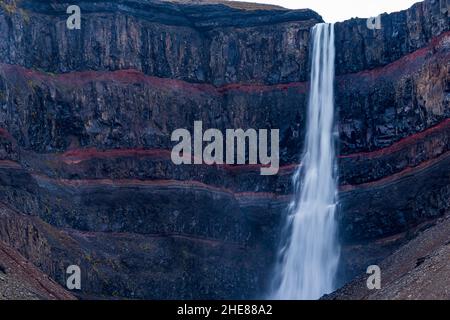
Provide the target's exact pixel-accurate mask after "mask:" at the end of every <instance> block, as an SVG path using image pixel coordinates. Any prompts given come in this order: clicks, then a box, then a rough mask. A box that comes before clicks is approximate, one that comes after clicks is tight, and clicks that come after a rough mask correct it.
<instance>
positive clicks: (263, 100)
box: [0, 0, 450, 299]
mask: <svg viewBox="0 0 450 320" xmlns="http://www.w3.org/2000/svg"><path fill="white" fill-rule="evenodd" d="M71 4H78V5H79V6H80V7H81V10H82V25H81V30H68V29H67V28H66V19H67V17H68V15H67V14H66V8H67V7H68V6H69V5H71ZM319 22H322V18H321V17H320V16H319V15H317V14H316V13H314V12H313V11H310V10H285V9H282V8H273V7H269V6H267V7H266V6H262V7H261V6H259V5H258V6H257V5H252V4H246V5H243V6H239V5H238V7H235V6H234V5H226V4H221V3H208V2H202V3H201V4H200V3H196V2H192V3H190V2H187V3H186V2H176V1H175V2H166V1H144V0H121V1H100V0H99V1H71V2H70V3H65V2H64V1H39V0H34V1H31V0H22V1H18V0H16V1H13V0H6V1H0V37H1V39H2V41H0V240H2V241H4V242H6V243H8V244H9V245H10V246H11V247H14V248H15V249H17V250H18V251H19V252H20V253H21V254H22V255H23V256H25V257H26V258H27V259H29V260H30V261H32V262H33V263H34V264H35V265H36V266H38V267H39V268H40V269H41V270H42V271H44V272H45V273H47V274H49V275H50V276H51V277H53V278H54V279H55V280H57V281H58V282H59V283H61V284H64V283H65V277H66V274H65V268H67V266H69V265H72V264H77V265H79V266H80V267H81V269H82V276H83V281H82V283H83V289H82V291H81V292H79V293H78V295H79V296H80V297H84V298H89V297H90V298H112V297H118V298H160V299H166V298H194V299H196V298H229V299H230V298H254V297H261V296H262V295H263V294H264V289H265V288H266V286H267V280H268V278H269V274H270V271H271V270H270V269H271V265H272V263H273V262H274V259H275V255H274V253H275V252H274V250H275V247H276V243H277V240H278V236H279V228H280V222H281V221H282V217H283V214H284V213H285V208H286V206H287V204H288V203H289V200H290V197H291V181H290V179H291V176H292V174H293V172H294V170H295V168H296V166H297V165H298V161H299V159H300V152H301V150H302V145H303V140H304V134H305V119H306V114H305V113H306V103H307V95H308V90H309V84H308V78H309V65H308V64H309V50H310V30H311V28H312V26H314V25H315V24H316V23H319ZM335 28H336V37H337V38H336V47H337V48H336V50H337V58H336V68H337V77H336V105H337V108H338V121H337V123H338V131H339V136H340V139H339V149H340V155H339V164H338V165H339V170H340V190H341V194H340V204H341V205H340V210H339V222H340V226H341V227H340V233H341V239H342V241H343V243H344V245H345V249H344V252H343V259H342V268H341V269H342V270H343V271H342V281H344V280H346V279H348V278H349V277H351V276H353V275H355V274H357V273H358V272H360V271H362V270H363V269H364V268H365V267H366V266H367V264H368V263H371V262H374V261H377V260H378V259H381V258H382V257H384V256H385V255H386V254H387V253H389V252H391V250H392V249H393V248H395V247H396V245H397V244H398V243H399V242H401V241H402V239H404V238H405V237H408V236H409V235H410V234H411V233H413V232H414V230H415V229H416V228H417V227H418V226H419V227H420V225H421V224H422V223H426V222H427V221H430V220H432V219H435V218H436V217H439V216H441V215H443V214H444V212H446V211H447V210H448V209H449V208H450V200H449V199H450V183H449V182H450V172H449V170H448V168H449V164H450V153H449V149H450V141H449V139H450V106H449V102H450V81H449V80H450V65H449V61H450V31H449V30H450V28H449V19H448V15H447V14H445V13H442V12H440V11H439V6H438V4H434V3H433V2H432V1H425V2H423V3H418V4H416V5H414V6H413V7H412V8H411V9H409V10H406V11H402V12H399V13H394V14H390V15H383V16H382V28H381V29H380V30H370V29H368V28H367V26H366V20H364V19H352V20H349V21H345V22H342V23H338V24H336V27H335ZM200 120H201V121H203V125H204V128H205V129H208V128H218V129H221V130H225V129H228V128H243V129H247V128H256V129H271V128H276V129H280V138H281V141H280V156H281V162H282V167H281V168H280V172H279V174H278V175H277V176H261V175H260V174H259V173H260V167H259V166H250V165H248V166H247V165H246V166H229V165H216V166H206V165H195V166H187V165H182V166H176V165H174V164H173V163H172V161H171V159H170V152H171V148H172V146H173V142H171V140H170V138H171V133H172V132H173V130H175V129H178V128H187V129H189V130H192V127H193V124H194V121H200Z"/></svg>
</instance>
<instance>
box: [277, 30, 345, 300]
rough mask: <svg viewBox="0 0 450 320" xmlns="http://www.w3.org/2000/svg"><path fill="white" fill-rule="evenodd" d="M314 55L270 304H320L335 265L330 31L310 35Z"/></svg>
mask: <svg viewBox="0 0 450 320" xmlns="http://www.w3.org/2000/svg"><path fill="white" fill-rule="evenodd" d="M312 40H313V51H312V66H311V89H310V96H309V103H308V118H307V121H308V122H307V133H306V140H305V146H304V153H303V158H302V162H301V165H300V166H299V168H298V169H297V171H296V172H295V174H294V176H293V185H294V199H293V200H292V202H291V203H290V205H289V208H288V214H287V218H286V219H287V221H286V228H285V230H284V232H283V234H282V239H284V243H283V244H282V245H281V249H280V258H279V264H278V266H277V268H276V276H275V281H274V288H273V291H272V298H273V299H286V300H310V299H319V298H320V297H321V296H323V295H324V294H327V293H330V292H332V291H333V290H334V289H335V287H334V282H335V276H336V271H337V267H338V263H339V245H338V244H337V239H336V232H337V225H336V224H337V223H336V219H335V211H336V203H337V183H336V172H335V143H334V142H335V139H334V138H335V135H334V130H333V128H334V59H335V47H334V25H333V24H325V23H322V24H318V25H316V26H315V27H314V28H313V30H312Z"/></svg>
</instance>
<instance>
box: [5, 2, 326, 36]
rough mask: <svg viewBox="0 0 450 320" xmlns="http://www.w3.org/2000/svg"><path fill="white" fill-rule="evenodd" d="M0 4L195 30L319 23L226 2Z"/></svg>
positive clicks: (298, 14)
mask: <svg viewBox="0 0 450 320" xmlns="http://www.w3.org/2000/svg"><path fill="white" fill-rule="evenodd" d="M2 4H7V5H9V6H13V7H17V8H21V9H25V10H28V11H32V12H36V13H43V14H48V15H66V9H67V7H68V6H70V5H78V6H80V8H81V10H82V12H84V13H87V14H92V13H125V14H130V15H133V16H136V17H140V18H144V19H146V20H148V21H151V22H159V23H163V24H168V25H188V26H192V27H195V28H199V29H214V28H217V27H237V28H239V27H256V26H264V25H274V24H280V23H289V22H306V23H305V26H306V27H310V26H312V25H314V24H316V23H320V22H323V19H322V17H321V16H320V15H319V14H318V13H317V12H315V11H313V10H310V9H297V10H292V9H286V8H283V7H280V6H275V5H267V4H259V3H252V2H240V1H236V2H235V1H228V0H116V1H112V0H70V1H69V0H62V1H61V0H59V1H56V0H53V1H45V0H0V5H2ZM0 10H1V7H0Z"/></svg>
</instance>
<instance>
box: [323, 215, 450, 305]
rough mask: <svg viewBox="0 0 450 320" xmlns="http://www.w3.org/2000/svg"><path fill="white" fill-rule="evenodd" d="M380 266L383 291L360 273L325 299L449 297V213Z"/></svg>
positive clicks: (425, 298) (437, 298)
mask: <svg viewBox="0 0 450 320" xmlns="http://www.w3.org/2000/svg"><path fill="white" fill-rule="evenodd" d="M379 266H380V268H381V289H380V290H368V289H367V285H366V281H367V278H368V275H361V276H360V277H358V278H357V279H356V280H354V281H353V282H351V283H349V284H348V285H346V286H345V287H343V288H342V289H340V290H338V291H336V292H335V293H333V294H332V295H330V296H328V297H326V299H337V300H356V299H367V300H450V214H447V215H446V216H445V217H443V218H441V219H439V220H437V221H436V223H435V224H434V225H432V226H431V227H429V228H427V229H425V230H423V231H421V232H419V234H418V235H417V236H416V237H415V238H414V239H412V240H411V241H410V242H408V243H407V244H405V245H404V246H402V247H401V248H400V249H398V250H397V251H396V252H394V253H393V254H392V255H391V256H389V257H388V258H386V259H385V260H384V261H383V262H381V263H380V264H379Z"/></svg>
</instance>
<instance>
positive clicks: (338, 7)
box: [245, 0, 421, 22]
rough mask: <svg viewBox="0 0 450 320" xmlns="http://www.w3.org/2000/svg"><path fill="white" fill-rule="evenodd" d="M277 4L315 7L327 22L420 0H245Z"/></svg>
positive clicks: (401, 7) (365, 15) (397, 8)
mask: <svg viewBox="0 0 450 320" xmlns="http://www.w3.org/2000/svg"><path fill="white" fill-rule="evenodd" d="M245 1H246V2H258V3H267V4H275V5H279V6H282V7H285V8H290V9H305V8H309V9H313V10H314V11H316V12H318V13H319V14H320V15H321V16H322V17H323V19H324V20H325V21H326V22H337V21H344V20H348V19H350V18H353V17H359V18H369V17H375V16H377V15H379V14H380V13H384V12H387V13H390V12H394V11H400V10H404V9H407V8H409V7H411V6H412V5H413V4H414V3H416V2H421V1H420V0H245Z"/></svg>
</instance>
